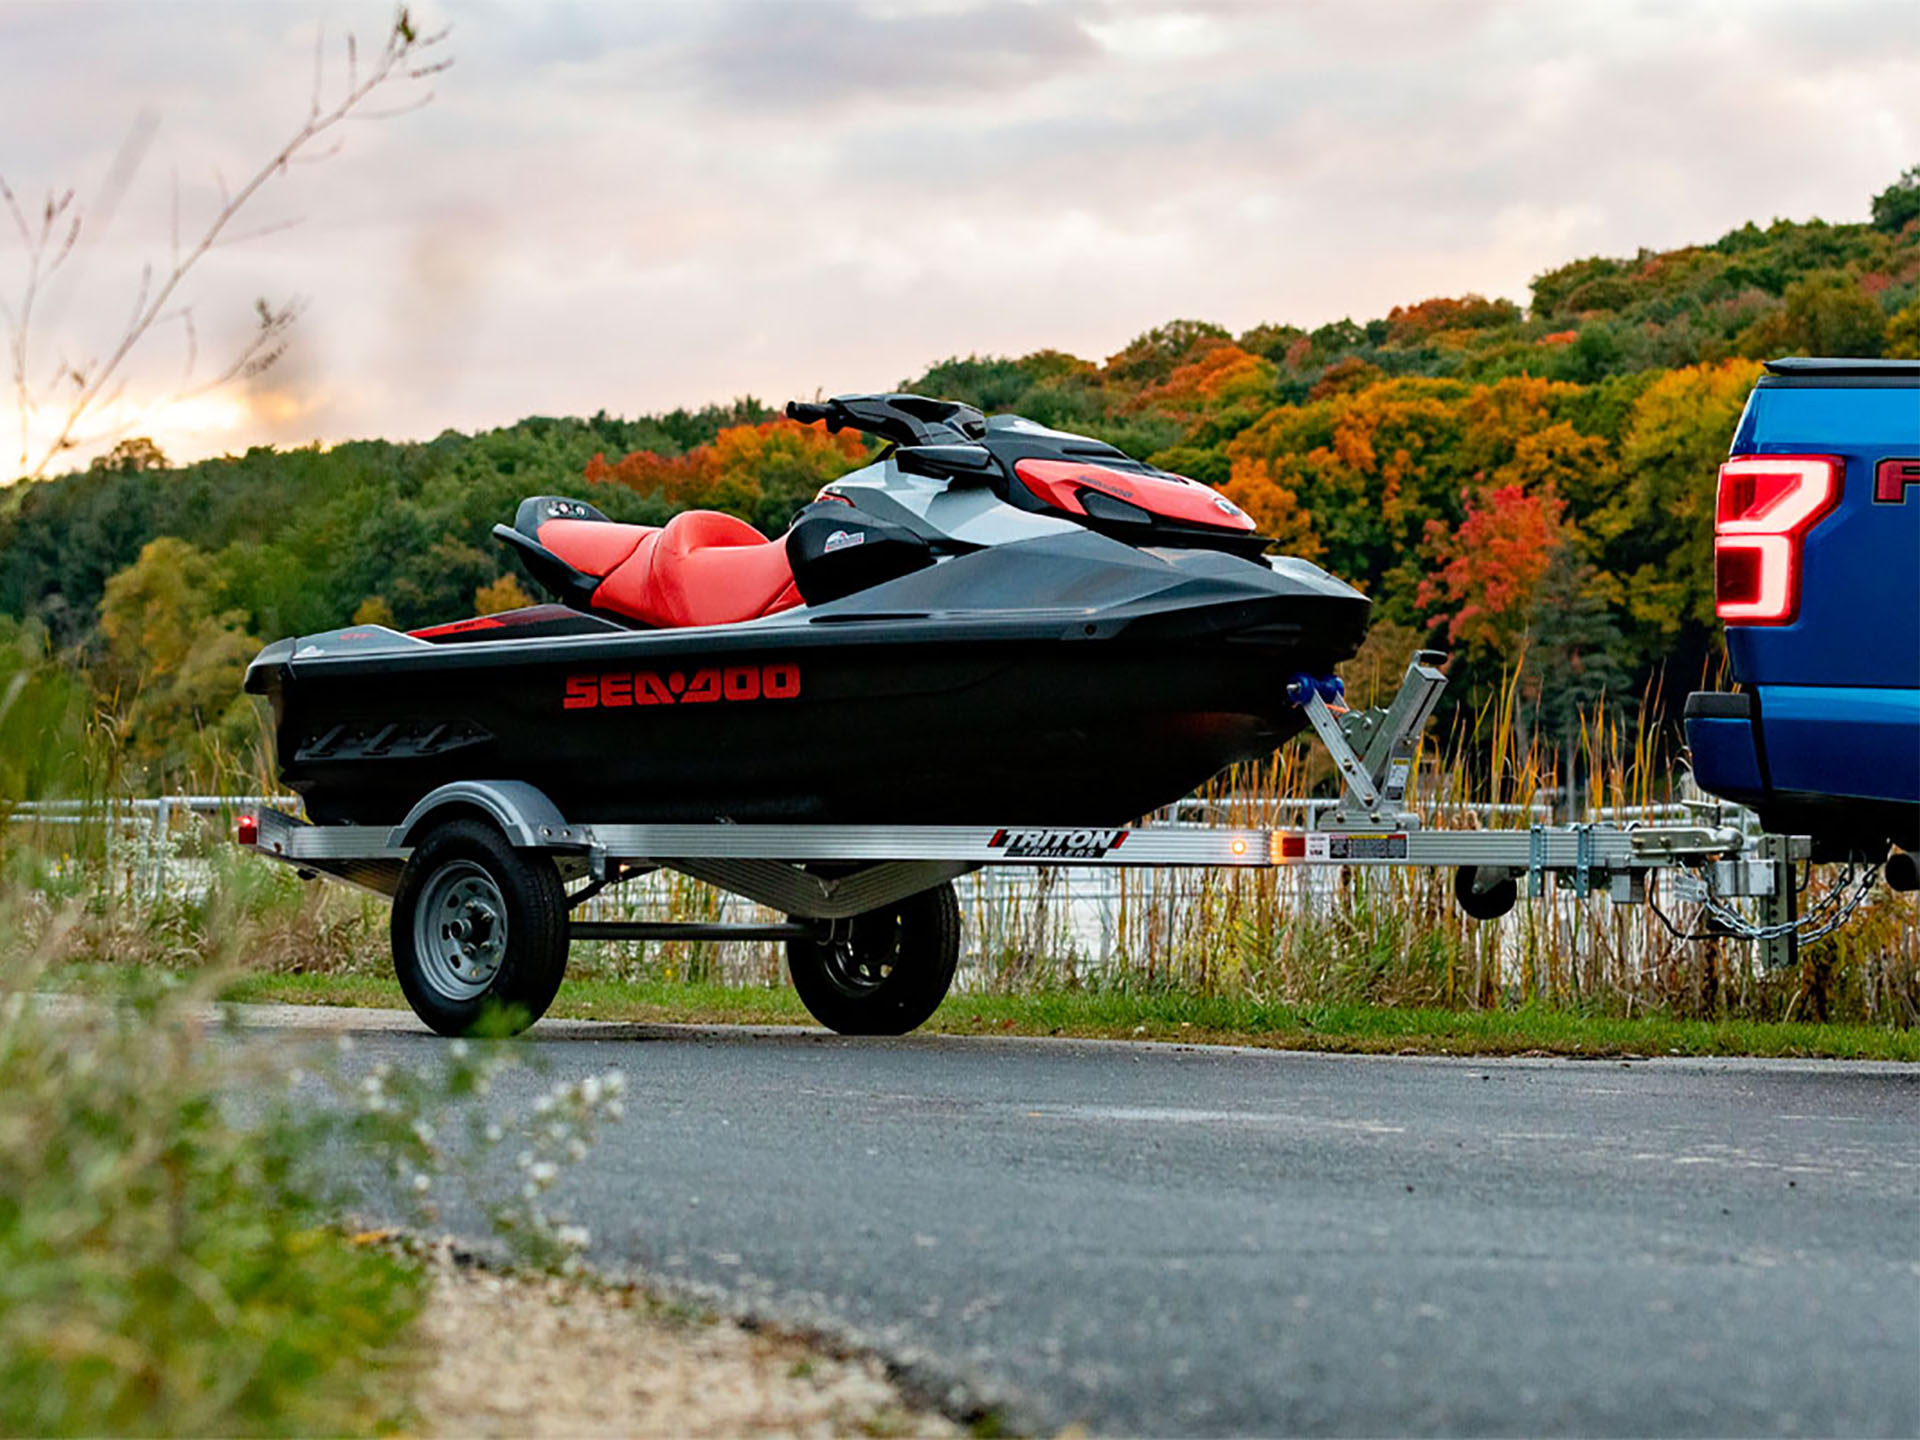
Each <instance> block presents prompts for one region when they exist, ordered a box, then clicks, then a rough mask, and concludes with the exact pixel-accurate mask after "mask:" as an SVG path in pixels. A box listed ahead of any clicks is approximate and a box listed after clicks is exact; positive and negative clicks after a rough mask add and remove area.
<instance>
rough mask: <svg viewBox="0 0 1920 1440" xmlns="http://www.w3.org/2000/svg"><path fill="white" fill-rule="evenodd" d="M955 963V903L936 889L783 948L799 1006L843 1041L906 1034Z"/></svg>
mask: <svg viewBox="0 0 1920 1440" xmlns="http://www.w3.org/2000/svg"><path fill="white" fill-rule="evenodd" d="M959 963H960V902H959V901H958V900H957V899H956V898H955V897H954V893H953V886H951V885H941V886H938V887H936V888H935V889H932V890H924V891H922V892H921V893H920V894H918V895H911V896H908V897H907V898H906V899H905V900H898V901H895V902H894V903H893V904H891V905H883V906H881V907H880V908H879V909H877V910H869V911H867V912H866V913H865V914H863V915H856V916H854V917H853V918H852V919H851V920H834V921H832V922H830V923H829V927H828V929H827V930H826V932H825V934H824V935H822V937H821V938H820V939H817V940H789V941H788V942H787V973H788V974H789V975H791V976H792V977H793V988H794V990H795V991H796V992H797V993H798V994H799V996H800V1003H801V1004H802V1005H805V1006H806V1007H807V1013H808V1014H810V1015H812V1016H813V1018H814V1019H816V1020H818V1021H819V1022H820V1023H821V1024H822V1025H824V1026H826V1027H827V1028H828V1029H829V1030H834V1031H838V1032H839V1033H840V1034H842V1035H905V1034H906V1033H907V1032H908V1031H910V1030H917V1029H919V1028H920V1026H922V1025H924V1024H925V1023H926V1022H927V1021H928V1020H929V1019H931V1018H932V1016H933V1012H934V1011H935V1010H938V1009H939V1008H940V1002H941V1001H942V1000H944V999H946V998H947V991H948V989H949V988H950V987H951V986H952V984H953V972H954V969H955V967H957V966H958V965H959Z"/></svg>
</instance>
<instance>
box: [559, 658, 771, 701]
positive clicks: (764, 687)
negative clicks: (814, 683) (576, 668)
mask: <svg viewBox="0 0 1920 1440" xmlns="http://www.w3.org/2000/svg"><path fill="white" fill-rule="evenodd" d="M799 694H800V667H799V666H798V665H785V664H782V665H729V666H727V667H725V668H724V669H722V668H721V667H719V666H712V667H709V668H708V669H704V670H691V671H689V670H667V671H659V670H610V671H605V672H602V673H601V674H598V675H569V676H568V677H567V689H566V694H565V695H564V696H563V697H562V698H561V701H560V706H561V708H562V709H565V710H601V709H607V710H617V709H621V708H623V707H625V706H628V705H711V704H716V703H721V704H723V703H725V702H727V701H730V700H793V699H797V698H798V697H799Z"/></svg>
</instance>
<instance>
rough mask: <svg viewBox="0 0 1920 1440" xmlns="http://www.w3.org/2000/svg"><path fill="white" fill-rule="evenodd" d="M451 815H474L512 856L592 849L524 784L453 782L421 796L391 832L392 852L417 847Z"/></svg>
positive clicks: (582, 831) (584, 833) (587, 837)
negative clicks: (492, 828) (496, 832)
mask: <svg viewBox="0 0 1920 1440" xmlns="http://www.w3.org/2000/svg"><path fill="white" fill-rule="evenodd" d="M453 810H469V811H471V810H477V811H479V812H480V813H481V814H483V815H485V816H486V817H487V818H488V819H489V820H491V821H492V822H493V823H494V824H495V825H498V826H499V827H500V830H501V833H503V834H504V835H505V836H506V837H507V841H508V843H509V844H511V845H512V846H513V847H514V848H515V849H516V850H554V849H579V848H584V847H586V846H588V845H590V844H591V843H592V836H591V834H590V833H589V832H588V830H587V829H586V827H585V826H576V825H569V824H567V819H566V816H564V815H562V814H561V813H560V809H559V807H558V806H557V805H555V804H554V803H553V801H551V800H549V799H548V798H547V796H546V792H544V791H543V790H541V789H540V787H539V786H537V785H529V784H528V783H527V782H526V781H524V780H455V781H453V782H452V783H451V784H447V785H442V786H441V787H440V788H439V789H437V790H433V791H430V792H428V793H427V794H426V795H424V796H422V797H421V799H420V801H419V803H418V804H416V805H415V806H414V807H413V809H411V810H409V811H408V812H407V818H406V819H404V820H402V821H401V822H400V823H399V824H398V825H397V826H395V827H394V831H393V834H392V836H391V837H390V838H389V839H388V841H387V843H388V845H389V846H391V847H392V848H394V849H396V850H397V849H405V848H409V847H411V846H413V845H417V844H418V843H419V841H420V838H421V837H422V836H423V835H424V834H425V833H426V831H427V828H428V826H429V824H430V823H431V822H433V821H435V820H437V819H441V818H444V817H445V816H446V814H447V813H448V812H449V811H453Z"/></svg>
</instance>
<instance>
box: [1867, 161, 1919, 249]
mask: <svg viewBox="0 0 1920 1440" xmlns="http://www.w3.org/2000/svg"><path fill="white" fill-rule="evenodd" d="M1915 220H1920V165H1910V166H1908V167H1907V169H1906V170H1904V171H1902V172H1901V175H1900V178H1899V179H1898V180H1896V181H1894V182H1893V184H1891V185H1889V186H1888V187H1887V188H1886V189H1884V190H1882V191H1881V192H1880V193H1879V194H1878V195H1876V196H1874V197H1873V228H1874V229H1876V230H1885V231H1887V232H1888V233H1890V234H1898V233H1899V232H1900V231H1902V230H1904V229H1906V228H1907V226H1909V225H1911V224H1912V223H1913V222H1914V221H1915Z"/></svg>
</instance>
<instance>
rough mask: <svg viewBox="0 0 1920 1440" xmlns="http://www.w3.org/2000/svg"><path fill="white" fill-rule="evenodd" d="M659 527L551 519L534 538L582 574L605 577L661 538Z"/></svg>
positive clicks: (606, 521) (601, 521)
mask: <svg viewBox="0 0 1920 1440" xmlns="http://www.w3.org/2000/svg"><path fill="white" fill-rule="evenodd" d="M659 533H660V528H659V527H658V526H657V525H621V524H619V523H617V522H616V521H612V520H549V521H547V523H546V524H544V525H542V526H541V527H540V532H539V534H537V535H536V536H534V538H535V539H536V540H538V541H539V542H540V543H541V544H542V545H544V546H546V547H547V549H549V550H551V551H552V552H553V553H554V554H556V555H558V556H559V557H560V558H561V559H562V560H564V561H566V562H567V564H569V565H571V566H572V567H573V568H574V569H576V570H578V571H579V572H580V573H581V574H582V575H592V576H595V577H603V576H605V575H607V574H609V573H611V572H612V571H613V570H614V569H616V568H617V567H618V566H619V565H620V564H621V562H622V561H624V560H626V559H627V558H628V557H629V556H630V555H632V554H633V552H634V550H635V548H636V547H638V546H639V544H640V542H641V541H642V540H644V539H646V538H647V536H649V535H657V534H659Z"/></svg>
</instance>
